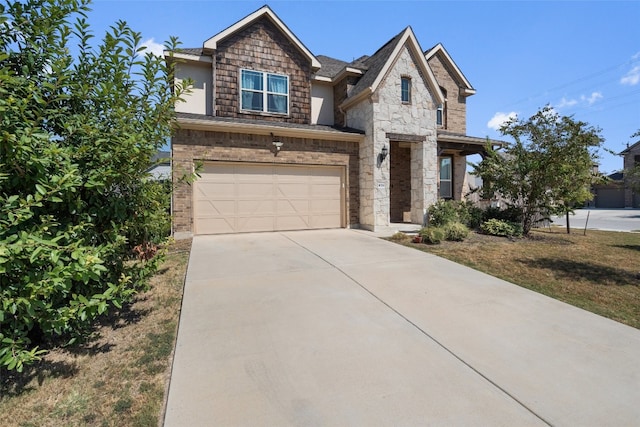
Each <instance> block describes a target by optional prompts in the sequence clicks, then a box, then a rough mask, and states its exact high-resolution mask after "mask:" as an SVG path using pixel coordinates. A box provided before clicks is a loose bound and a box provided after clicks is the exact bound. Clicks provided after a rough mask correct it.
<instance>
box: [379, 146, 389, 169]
mask: <svg viewBox="0 0 640 427" xmlns="http://www.w3.org/2000/svg"><path fill="white" fill-rule="evenodd" d="M388 154H389V148H388V147H387V146H386V145H383V146H382V150H380V154H378V167H380V166H382V162H384V159H386V158H387V155H388Z"/></svg>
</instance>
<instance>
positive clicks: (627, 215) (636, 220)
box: [552, 209, 640, 232]
mask: <svg viewBox="0 0 640 427" xmlns="http://www.w3.org/2000/svg"><path fill="white" fill-rule="evenodd" d="M552 219H553V224H554V225H560V226H562V227H566V224H567V220H566V217H564V216H560V217H554V218H552ZM569 225H571V228H572V232H573V231H576V232H579V231H580V230H584V227H585V225H586V226H587V229H588V230H607V231H640V209H578V210H576V211H575V215H569Z"/></svg>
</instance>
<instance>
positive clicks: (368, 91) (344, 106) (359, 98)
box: [338, 86, 373, 110]
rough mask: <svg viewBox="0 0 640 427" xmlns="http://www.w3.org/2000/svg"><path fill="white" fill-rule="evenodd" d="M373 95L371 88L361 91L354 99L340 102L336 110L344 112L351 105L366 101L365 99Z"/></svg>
mask: <svg viewBox="0 0 640 427" xmlns="http://www.w3.org/2000/svg"><path fill="white" fill-rule="evenodd" d="M372 93H373V88H372V87H371V86H369V87H367V88H365V89H363V90H362V91H361V92H360V93H359V94H357V95H356V96H354V97H351V98H347V99H345V100H344V101H342V104H340V105H339V106H338V108H340V109H342V110H345V109H347V108H349V107H351V106H352V105H355V104H357V103H358V102H360V101H362V100H364V99H366V98H367V97H369V96H371V94H372Z"/></svg>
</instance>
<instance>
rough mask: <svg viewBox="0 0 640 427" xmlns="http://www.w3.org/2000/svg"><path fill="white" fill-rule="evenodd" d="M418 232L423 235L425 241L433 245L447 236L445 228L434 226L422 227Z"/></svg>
mask: <svg viewBox="0 0 640 427" xmlns="http://www.w3.org/2000/svg"><path fill="white" fill-rule="evenodd" d="M418 234H419V235H420V236H421V237H422V242H423V243H429V244H431V245H436V244H438V243H440V242H442V241H443V240H444V238H445V232H444V230H443V229H442V228H439V227H433V226H429V227H424V228H421V229H420V231H419V232H418Z"/></svg>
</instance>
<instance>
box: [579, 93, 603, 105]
mask: <svg viewBox="0 0 640 427" xmlns="http://www.w3.org/2000/svg"><path fill="white" fill-rule="evenodd" d="M580 99H581V100H583V101H586V102H587V103H588V104H589V105H593V104H594V102H596V101H597V100H598V99H602V94H601V93H600V92H593V93H592V94H591V96H589V97H586V96H584V95H582V96H581V97H580Z"/></svg>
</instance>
